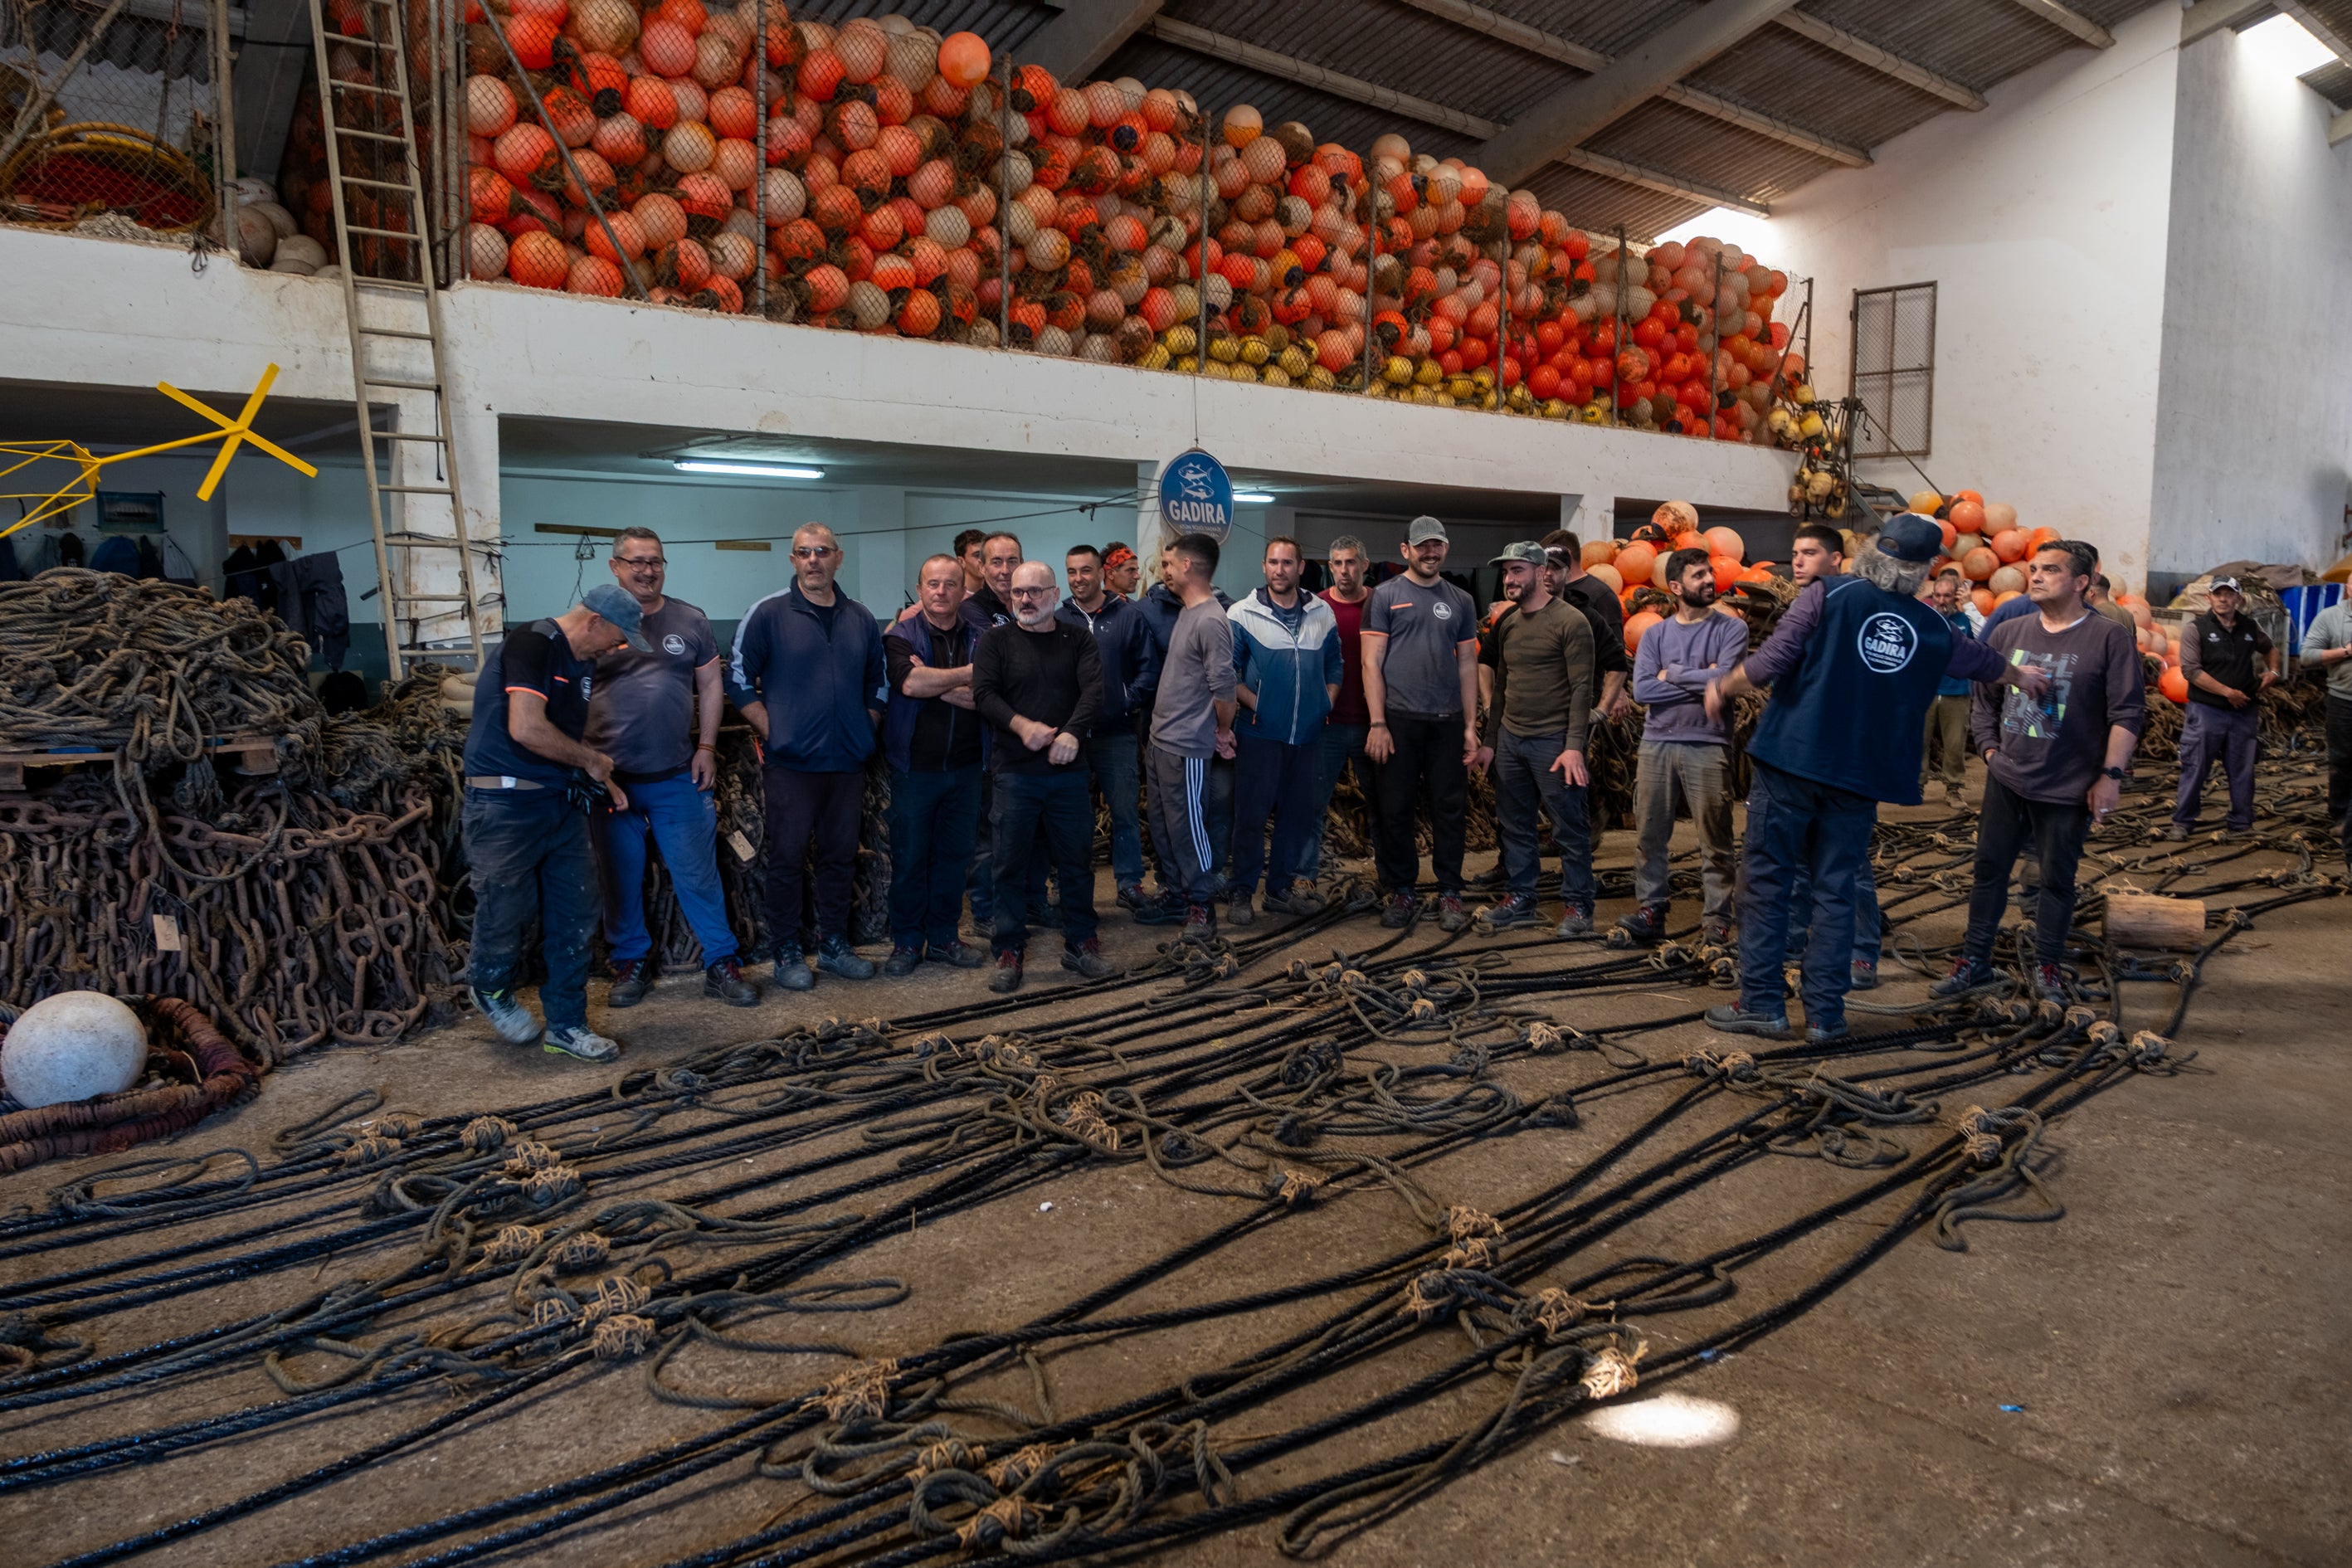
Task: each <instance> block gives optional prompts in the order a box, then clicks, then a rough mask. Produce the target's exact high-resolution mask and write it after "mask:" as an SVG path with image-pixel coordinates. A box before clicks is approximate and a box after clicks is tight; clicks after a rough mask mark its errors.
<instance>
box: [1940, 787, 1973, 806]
mask: <svg viewBox="0 0 2352 1568" xmlns="http://www.w3.org/2000/svg"><path fill="white" fill-rule="evenodd" d="M1944 804H1945V805H1948V806H1950V807H1952V808H1953V809H1954V810H1956V811H1957V810H1961V809H1964V808H1965V807H1966V806H1967V805H1968V804H1969V797H1968V796H1967V795H1962V794H1961V793H1960V786H1959V785H1958V784H1946V785H1945V786H1944Z"/></svg>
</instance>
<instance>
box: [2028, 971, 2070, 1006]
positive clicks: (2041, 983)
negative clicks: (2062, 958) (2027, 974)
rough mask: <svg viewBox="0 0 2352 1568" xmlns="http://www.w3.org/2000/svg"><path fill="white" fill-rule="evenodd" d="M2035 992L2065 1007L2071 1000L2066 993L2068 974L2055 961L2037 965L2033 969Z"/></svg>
mask: <svg viewBox="0 0 2352 1568" xmlns="http://www.w3.org/2000/svg"><path fill="white" fill-rule="evenodd" d="M2033 994H2035V995H2036V996H2039V997H2041V998H2042V1000H2044V1001H2046V1002H2055V1003H2057V1004H2058V1005H2060V1006H2061V1007H2063V1006H2064V1005H2066V1004H2067V1002H2068V1001H2069V1000H2070V998H2069V997H2068V996H2067V994H2066V976H2065V975H2064V973H2062V972H2061V971H2060V970H2059V968H2058V966H2057V965H2056V964H2054V963H2043V964H2038V965H2036V966H2035V967H2034V971H2033Z"/></svg>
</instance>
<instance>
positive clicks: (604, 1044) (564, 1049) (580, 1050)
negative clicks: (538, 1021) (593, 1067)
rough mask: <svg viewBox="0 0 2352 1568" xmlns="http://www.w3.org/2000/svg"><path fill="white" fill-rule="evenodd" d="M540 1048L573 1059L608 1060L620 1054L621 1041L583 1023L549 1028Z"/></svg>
mask: <svg viewBox="0 0 2352 1568" xmlns="http://www.w3.org/2000/svg"><path fill="white" fill-rule="evenodd" d="M539 1044H540V1048H541V1050H544V1051H548V1052H551V1053H552V1054H553V1055H556V1056H559V1057H570V1058H572V1059H573V1060H575V1061H583V1062H609V1061H611V1060H612V1059H613V1058H615V1057H617V1056H619V1055H620V1054H621V1043H620V1042H619V1041H618V1040H608V1039H606V1038H605V1037H604V1036H602V1035H600V1034H598V1033H597V1032H596V1031H595V1030H593V1029H592V1028H590V1027H589V1026H587V1025H585V1024H572V1025H570V1026H567V1027H564V1028H561V1029H550V1030H548V1031H547V1036H546V1037H545V1038H544V1039H542V1040H541V1041H540V1042H539Z"/></svg>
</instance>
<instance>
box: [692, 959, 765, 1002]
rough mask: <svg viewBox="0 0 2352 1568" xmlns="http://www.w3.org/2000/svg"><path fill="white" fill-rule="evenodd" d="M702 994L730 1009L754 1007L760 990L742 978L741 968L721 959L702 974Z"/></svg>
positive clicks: (732, 962)
mask: <svg viewBox="0 0 2352 1568" xmlns="http://www.w3.org/2000/svg"><path fill="white" fill-rule="evenodd" d="M702 994H704V995H705V996H709V997H710V998H712V999H714V1000H716V1001H719V1002H724V1003H726V1004H727V1005H729V1006H730V1007H756V1006H758V1005H760V988H759V987H758V986H756V985H754V984H751V982H750V981H748V980H746V979H744V978H743V966H742V965H741V964H740V963H736V962H735V961H734V960H733V959H731V958H722V959H720V960H719V962H718V963H714V964H712V965H711V966H710V967H709V968H708V969H706V970H704V971H703V972H702Z"/></svg>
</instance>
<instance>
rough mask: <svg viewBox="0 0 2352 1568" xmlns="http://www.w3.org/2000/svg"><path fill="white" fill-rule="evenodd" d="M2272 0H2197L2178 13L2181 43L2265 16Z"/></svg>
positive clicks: (2187, 43)
mask: <svg viewBox="0 0 2352 1568" xmlns="http://www.w3.org/2000/svg"><path fill="white" fill-rule="evenodd" d="M2272 8H2273V7H2272V5H2271V0H2197V3H2196V4H2195V5H2191V6H2189V9H2188V10H2186V11H2183V12H2182V13H2181V14H2180V43H2181V47H2184V48H2186V47H2188V46H2189V45H2190V44H2193V43H2195V42H2196V41H2197V40H2198V39H2200V38H2202V37H2209V36H2210V35H2211V34H2214V33H2218V32H2220V31H2221V29H2222V28H2224V27H2234V26H2237V25H2238V24H2239V23H2241V22H2244V21H2250V20H2252V19H2254V18H2257V17H2260V16H2267V15H2268V14H2269V13H2270V11H2271V10H2272Z"/></svg>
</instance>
